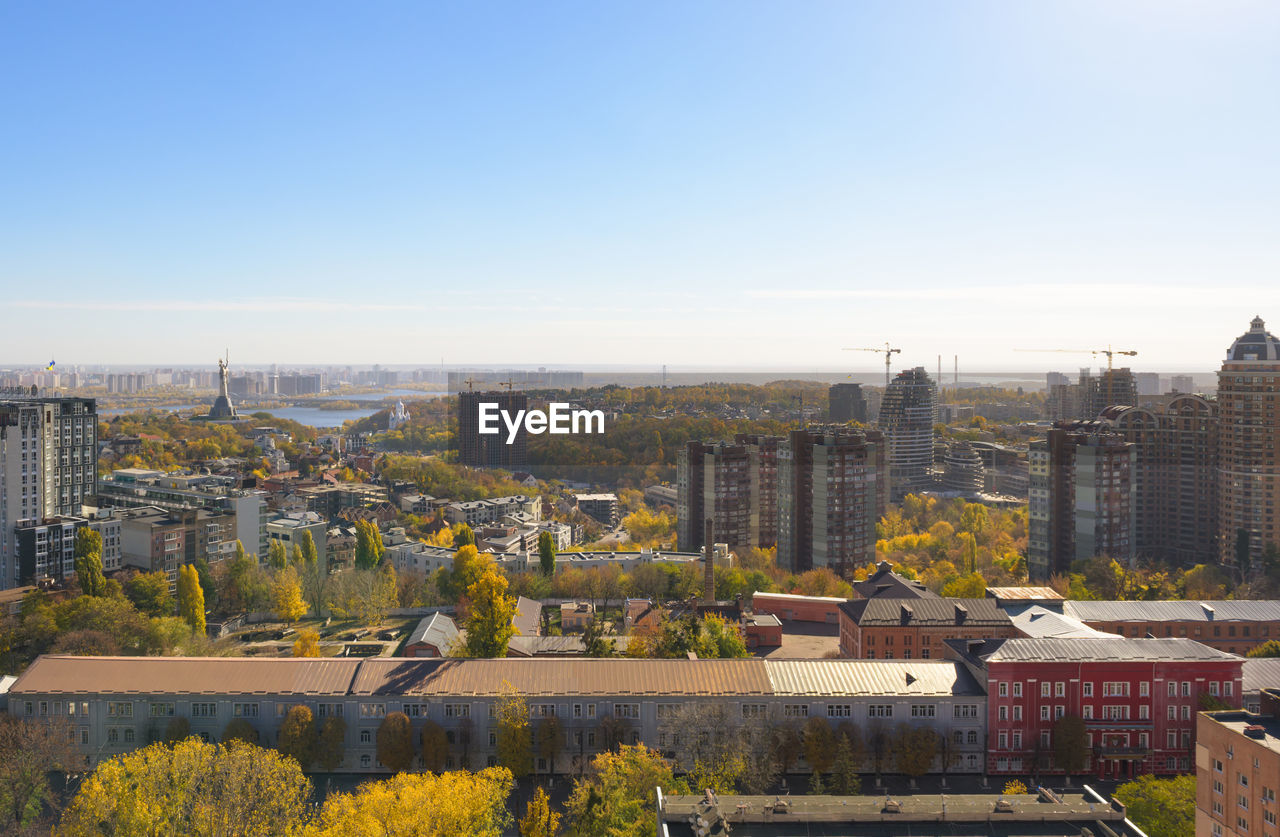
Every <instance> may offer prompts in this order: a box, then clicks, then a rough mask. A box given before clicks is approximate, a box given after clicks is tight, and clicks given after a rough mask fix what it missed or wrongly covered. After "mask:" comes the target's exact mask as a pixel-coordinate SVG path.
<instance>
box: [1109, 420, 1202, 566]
mask: <svg viewBox="0 0 1280 837" xmlns="http://www.w3.org/2000/svg"><path fill="white" fill-rule="evenodd" d="M1103 416H1104V417H1105V418H1106V419H1107V420H1108V421H1110V422H1111V424H1112V426H1114V428H1115V430H1116V432H1117V433H1119V434H1120V435H1121V436H1122V437H1123V438H1124V439H1125V440H1126V441H1128V442H1131V443H1133V446H1134V449H1135V451H1136V452H1137V459H1136V465H1135V469H1136V470H1135V472H1134V491H1135V494H1136V508H1137V517H1136V519H1135V527H1134V537H1135V539H1136V540H1135V549H1136V551H1137V554H1138V557H1139V558H1154V559H1157V560H1161V561H1166V562H1169V563H1173V564H1180V565H1183V566H1191V565H1193V564H1204V563H1212V562H1214V561H1216V560H1217V559H1218V543H1219V534H1218V467H1219V466H1218V427H1219V424H1218V406H1217V404H1215V403H1214V402H1212V401H1208V400H1206V399H1204V398H1201V397H1200V396H1198V395H1179V396H1176V397H1175V398H1173V399H1172V400H1170V401H1169V403H1168V404H1167V405H1165V406H1164V407H1161V408H1156V409H1143V408H1140V407H1122V408H1113V409H1111V410H1107V411H1105V412H1104V413H1103Z"/></svg>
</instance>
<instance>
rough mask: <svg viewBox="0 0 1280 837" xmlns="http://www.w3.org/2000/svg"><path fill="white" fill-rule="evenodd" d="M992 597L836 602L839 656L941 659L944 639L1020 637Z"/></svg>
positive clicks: (875, 658)
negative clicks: (837, 608)
mask: <svg viewBox="0 0 1280 837" xmlns="http://www.w3.org/2000/svg"><path fill="white" fill-rule="evenodd" d="M1021 635H1022V634H1021V632H1020V631H1019V630H1018V629H1017V627H1016V626H1015V625H1014V624H1013V620H1012V619H1010V618H1009V614H1008V613H1006V612H1005V611H1003V610H1001V609H1000V606H999V605H998V604H997V603H996V600H995V599H944V598H931V599H927V598H921V599H879V598H876V599H854V600H853V601H848V602H844V603H842V604H841V605H840V655H841V656H843V657H855V658H861V659H868V660H910V659H919V660H928V659H941V658H942V656H943V654H942V643H943V642H945V641H946V640H949V639H1000V638H1009V637H1016V636H1021Z"/></svg>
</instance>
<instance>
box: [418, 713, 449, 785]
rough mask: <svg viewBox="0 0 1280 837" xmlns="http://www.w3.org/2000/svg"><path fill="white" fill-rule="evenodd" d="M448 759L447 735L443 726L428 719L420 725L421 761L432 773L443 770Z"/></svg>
mask: <svg viewBox="0 0 1280 837" xmlns="http://www.w3.org/2000/svg"><path fill="white" fill-rule="evenodd" d="M448 759H449V736H448V733H446V732H445V731H444V727H442V726H440V725H439V724H437V723H436V722H435V721H431V720H428V721H427V722H426V723H425V724H423V725H422V763H423V765H424V766H426V768H427V770H430V771H431V772H432V773H440V772H443V771H444V766H445V763H446V762H447V761H448Z"/></svg>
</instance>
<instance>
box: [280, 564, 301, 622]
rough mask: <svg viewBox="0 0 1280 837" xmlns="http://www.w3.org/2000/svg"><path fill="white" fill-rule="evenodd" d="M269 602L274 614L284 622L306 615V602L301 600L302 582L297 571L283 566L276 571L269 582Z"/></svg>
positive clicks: (293, 620)
mask: <svg viewBox="0 0 1280 837" xmlns="http://www.w3.org/2000/svg"><path fill="white" fill-rule="evenodd" d="M271 603H272V606H273V607H274V609H275V613H276V616H278V617H280V618H281V619H283V620H284V621H286V622H297V621H298V620H299V619H301V618H302V617H303V616H306V615H307V603H306V602H304V601H303V600H302V583H301V582H300V581H298V571H297V570H296V569H294V568H293V567H285V568H284V569H283V570H279V571H278V572H277V573H276V577H275V578H274V579H272V582H271Z"/></svg>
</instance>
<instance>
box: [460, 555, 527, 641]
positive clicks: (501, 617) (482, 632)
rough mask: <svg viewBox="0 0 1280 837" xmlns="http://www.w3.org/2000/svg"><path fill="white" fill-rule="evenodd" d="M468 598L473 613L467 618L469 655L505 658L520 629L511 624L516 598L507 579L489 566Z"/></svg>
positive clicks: (470, 588)
mask: <svg viewBox="0 0 1280 837" xmlns="http://www.w3.org/2000/svg"><path fill="white" fill-rule="evenodd" d="M467 599H468V600H469V601H470V602H471V607H470V611H471V612H470V615H469V617H468V618H467V641H466V645H465V650H466V655H467V656H468V657H505V656H506V655H507V643H508V642H509V641H510V640H511V637H512V636H513V635H514V634H515V632H516V629H515V626H514V625H512V624H511V619H512V617H514V616H515V613H516V600H515V598H514V597H512V596H508V595H507V579H506V578H505V577H503V576H502V575H500V574H499V573H498V572H497V571H496V570H494V569H493V568H488V569H487V570H486V571H485V573H484V574H483V575H481V576H480V578H478V579H477V580H476V582H475V583H474V584H472V585H471V586H470V587H468V588H467Z"/></svg>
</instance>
